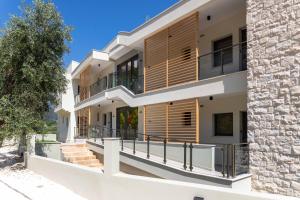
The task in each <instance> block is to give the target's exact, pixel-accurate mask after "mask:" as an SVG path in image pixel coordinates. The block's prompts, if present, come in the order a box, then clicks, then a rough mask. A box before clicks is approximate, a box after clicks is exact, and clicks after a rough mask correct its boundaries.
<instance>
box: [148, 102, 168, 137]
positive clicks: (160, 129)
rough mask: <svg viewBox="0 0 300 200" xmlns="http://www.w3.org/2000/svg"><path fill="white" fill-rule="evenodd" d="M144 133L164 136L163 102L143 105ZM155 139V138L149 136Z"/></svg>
mask: <svg viewBox="0 0 300 200" xmlns="http://www.w3.org/2000/svg"><path fill="white" fill-rule="evenodd" d="M144 108H145V122H144V123H145V134H147V135H158V136H163V137H165V136H166V130H167V127H166V109H167V105H166V104H165V103H162V104H155V105H148V106H145V107H144ZM151 139H155V138H151Z"/></svg>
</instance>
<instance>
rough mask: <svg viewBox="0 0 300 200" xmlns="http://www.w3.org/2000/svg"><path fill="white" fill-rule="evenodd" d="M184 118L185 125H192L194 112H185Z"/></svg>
mask: <svg viewBox="0 0 300 200" xmlns="http://www.w3.org/2000/svg"><path fill="white" fill-rule="evenodd" d="M182 120H183V125H184V126H192V112H183V115H182Z"/></svg>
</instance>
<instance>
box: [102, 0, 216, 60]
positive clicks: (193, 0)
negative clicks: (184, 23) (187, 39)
mask: <svg viewBox="0 0 300 200" xmlns="http://www.w3.org/2000/svg"><path fill="white" fill-rule="evenodd" d="M210 1H213V0H182V1H179V2H178V3H176V4H174V5H173V6H171V7H170V8H168V9H167V10H165V11H163V12H162V13H160V14H158V15H157V16H155V17H153V18H152V19H150V20H149V21H147V22H145V23H144V24H142V25H141V26H139V27H137V28H136V29H134V30H133V31H131V32H120V33H119V34H118V35H117V36H116V37H115V38H114V40H112V41H111V42H110V43H109V44H108V45H107V46H106V47H105V48H104V49H103V51H104V52H110V55H113V54H114V52H115V51H119V50H120V49H121V48H122V47H126V46H130V45H131V44H133V43H135V42H137V41H139V40H141V39H144V38H147V37H149V36H151V35H153V34H155V33H156V32H158V31H160V30H162V29H164V28H166V27H168V26H170V25H172V24H174V23H176V22H178V21H180V20H181V19H183V18H184V17H186V16H188V15H190V14H192V13H193V12H195V11H196V10H197V9H198V8H199V7H201V6H203V5H205V4H206V3H208V2H210Z"/></svg>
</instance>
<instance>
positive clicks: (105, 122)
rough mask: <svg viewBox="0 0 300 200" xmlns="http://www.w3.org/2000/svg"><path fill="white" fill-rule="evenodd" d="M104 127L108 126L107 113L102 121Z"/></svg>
mask: <svg viewBox="0 0 300 200" xmlns="http://www.w3.org/2000/svg"><path fill="white" fill-rule="evenodd" d="M102 123H103V126H106V125H107V115H106V113H103V120H102Z"/></svg>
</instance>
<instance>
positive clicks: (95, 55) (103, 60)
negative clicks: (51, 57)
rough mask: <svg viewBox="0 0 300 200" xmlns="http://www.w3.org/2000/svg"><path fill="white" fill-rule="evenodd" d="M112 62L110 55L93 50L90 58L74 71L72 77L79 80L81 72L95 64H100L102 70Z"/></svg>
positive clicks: (89, 55)
mask: <svg viewBox="0 0 300 200" xmlns="http://www.w3.org/2000/svg"><path fill="white" fill-rule="evenodd" d="M111 63H112V61H111V60H110V59H109V55H108V53H105V52H100V51H96V50H93V51H92V52H90V53H89V54H88V56H87V57H86V58H85V59H84V60H83V61H82V62H81V63H80V64H79V65H78V66H77V67H76V68H75V69H74V70H73V72H72V74H71V76H72V79H76V78H79V75H80V73H81V72H83V71H84V70H85V69H86V68H87V67H88V66H90V65H94V64H100V65H101V68H102V69H104V68H106V67H107V66H108V65H109V64H111Z"/></svg>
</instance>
